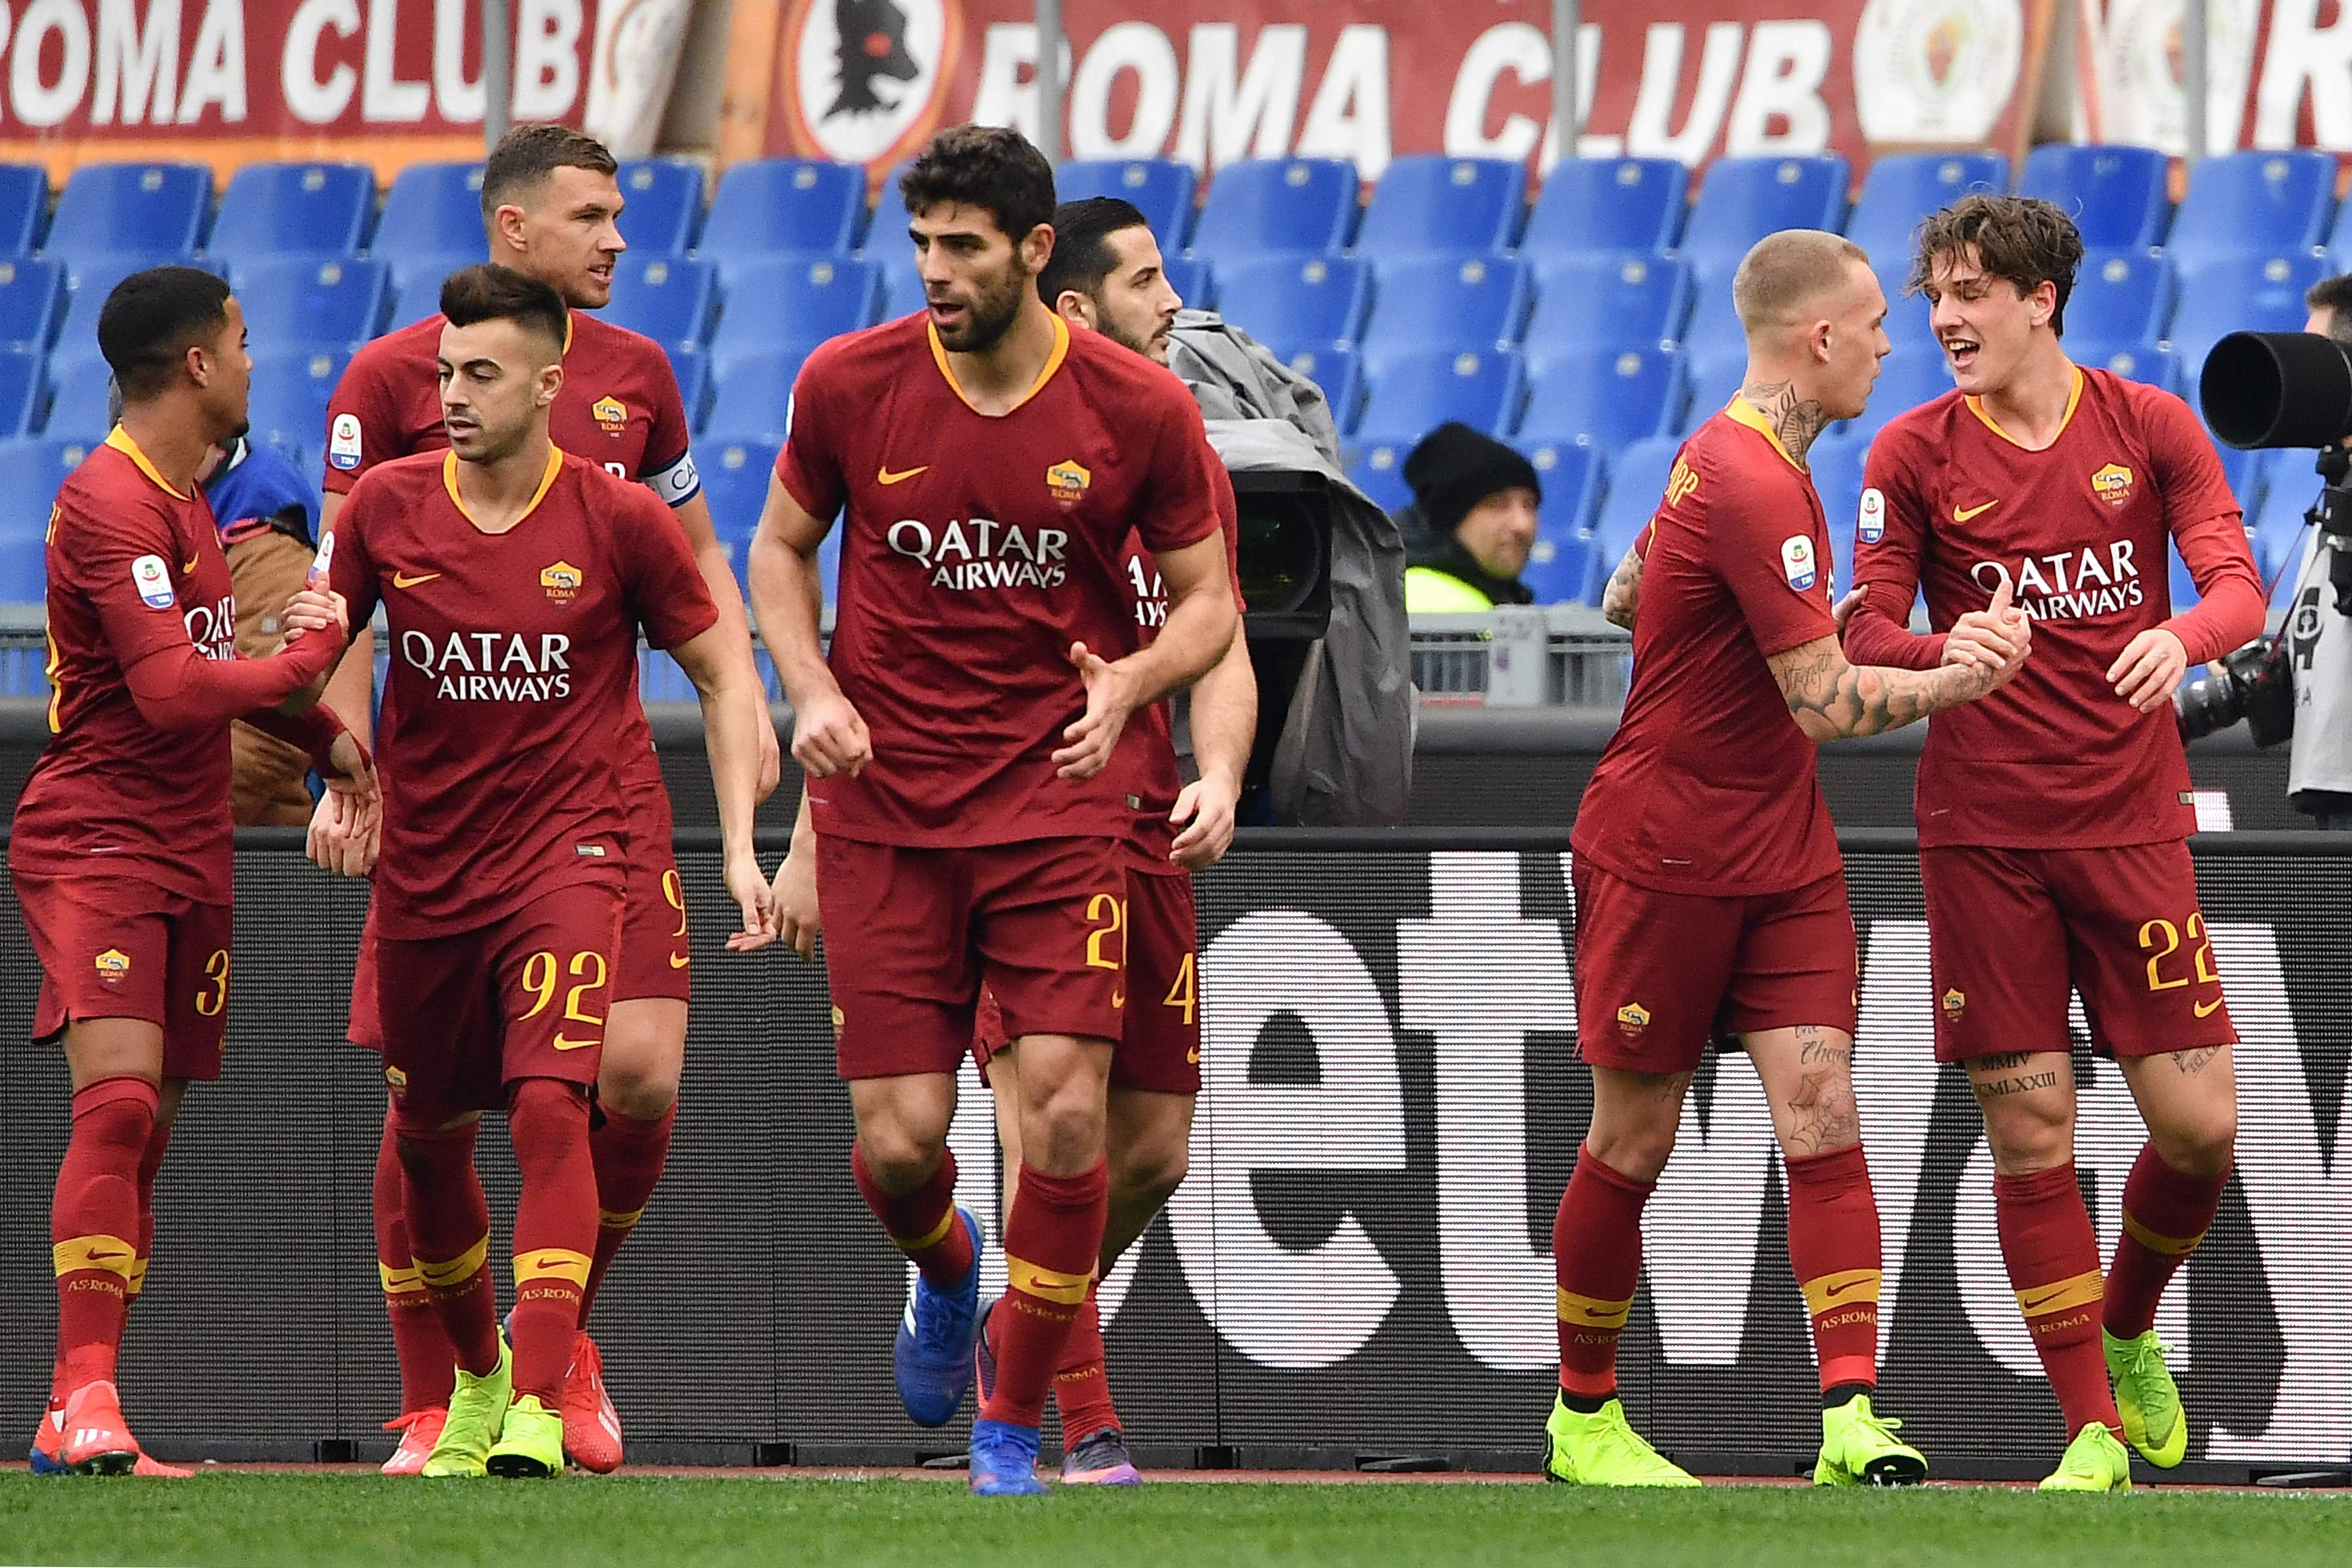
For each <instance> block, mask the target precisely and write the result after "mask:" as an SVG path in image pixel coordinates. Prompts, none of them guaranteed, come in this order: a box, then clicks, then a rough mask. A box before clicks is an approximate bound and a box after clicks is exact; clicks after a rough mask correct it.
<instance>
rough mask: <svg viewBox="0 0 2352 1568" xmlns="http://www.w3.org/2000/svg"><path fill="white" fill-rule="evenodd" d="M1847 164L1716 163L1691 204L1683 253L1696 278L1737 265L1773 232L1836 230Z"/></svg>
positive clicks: (1817, 160)
mask: <svg viewBox="0 0 2352 1568" xmlns="http://www.w3.org/2000/svg"><path fill="white" fill-rule="evenodd" d="M1846 180H1847V170H1846V161H1845V160H1844V159H1843V158H1841V157H1837V156H1835V155H1834V154H1830V155H1824V156H1820V157H1808V158H1718V159H1717V160H1716V161H1715V163H1714V164H1713V165H1712V166H1711V167H1710V168H1709V169H1708V170H1707V172H1706V184H1702V185H1701V186H1700V187H1699V193H1698V200H1697V201H1696V202H1695V203H1693V204H1692V205H1691V215H1690V226H1689V227H1688V228H1687V229H1685V231H1684V233H1683V243H1682V254H1683V255H1685V256H1686V257H1688V258H1691V261H1692V263H1693V265H1694V266H1695V267H1696V268H1697V269H1698V270H1699V271H1700V272H1701V273H1703V274H1704V273H1710V272H1712V271H1713V270H1714V269H1716V268H1722V269H1723V270H1724V274H1725V276H1726V277H1728V276H1729V268H1734V267H1737V266H1738V265H1739V258H1741V257H1743V256H1745V255H1747V254H1748V247H1750V246H1752V245H1754V244H1755V243H1756V242H1757V241H1758V240H1759V239H1761V238H1763V237H1765V236H1766V235H1768V234H1770V233H1772V232H1773V231H1774V230H1776V229H1783V228H1827V229H1834V228H1836V227H1837V226H1838V219H1839V218H1840V217H1842V216H1844V213H1845V193H1846Z"/></svg>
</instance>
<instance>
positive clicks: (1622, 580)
mask: <svg viewBox="0 0 2352 1568" xmlns="http://www.w3.org/2000/svg"><path fill="white" fill-rule="evenodd" d="M1648 565H1649V563H1648V562H1646V561H1644V560H1643V559H1642V552H1641V548H1640V547H1639V546H1638V545H1637V546H1635V547H1634V548H1633V549H1630V550H1628V551H1626V552H1625V559H1624V560H1622V561H1620V562H1619V563H1617V570H1616V571H1614V572H1612V573H1611V574H1609V585H1608V586H1607V587H1605V588H1603V589H1601V619H1602V620H1605V621H1607V622H1608V623H1609V624H1610V625H1612V626H1623V627H1624V628H1625V629H1626V630H1627V631H1632V630H1633V613H1634V611H1636V610H1638V609H1639V608H1640V607H1641V604H1642V573H1643V570H1644V569H1646V568H1647V567H1648Z"/></svg>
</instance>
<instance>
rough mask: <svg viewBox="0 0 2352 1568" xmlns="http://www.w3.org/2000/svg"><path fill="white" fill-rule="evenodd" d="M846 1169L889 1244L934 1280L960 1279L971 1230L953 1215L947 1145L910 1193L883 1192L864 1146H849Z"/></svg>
mask: <svg viewBox="0 0 2352 1568" xmlns="http://www.w3.org/2000/svg"><path fill="white" fill-rule="evenodd" d="M849 1169H850V1173H851V1174H852V1175H854V1176H856V1178H857V1191H858V1193H859V1194H861V1195H862V1196H863V1197H864V1198H865V1199H866V1207H867V1208H869V1209H872V1210H873V1211H874V1217H875V1218H876V1219H878V1220H880V1221H881V1222H882V1229H883V1231H884V1233H885V1234H887V1236H888V1237H890V1241H891V1244H892V1245H893V1246H895V1247H898V1250H899V1251H901V1252H903V1253H905V1254H906V1255H907V1258H908V1261H910V1262H912V1263H913V1264H914V1266H915V1267H916V1268H919V1269H921V1270H922V1274H923V1278H924V1279H928V1280H929V1281H930V1282H931V1283H932V1284H934V1285H938V1286H942V1287H944V1286H951V1285H961V1283H963V1280H964V1277H965V1276H966V1275H968V1274H970V1273H971V1266H972V1261H973V1256H972V1249H971V1232H970V1231H968V1230H966V1229H965V1228H964V1227H963V1225H962V1223H961V1221H959V1220H958V1219H957V1217H956V1208H955V1184H956V1163H955V1154H954V1152H952V1151H951V1150H947V1149H941V1150H940V1163H939V1166H938V1168H937V1169H935V1170H933V1171H932V1172H931V1175H930V1179H929V1181H927V1182H925V1183H924V1184H922V1185H921V1186H919V1187H918V1188H916V1189H915V1190H914V1191H913V1192H911V1193H886V1192H884V1191H883V1190H882V1185H881V1184H880V1183H878V1182H877V1181H876V1180H875V1179H874V1173H873V1172H871V1171H869V1170H867V1169H866V1152H865V1151H864V1150H862V1149H860V1148H859V1147H858V1146H857V1145H856V1144H855V1143H852V1144H851V1145H850V1146H849Z"/></svg>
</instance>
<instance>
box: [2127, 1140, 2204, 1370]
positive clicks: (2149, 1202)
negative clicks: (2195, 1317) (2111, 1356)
mask: <svg viewBox="0 0 2352 1568" xmlns="http://www.w3.org/2000/svg"><path fill="white" fill-rule="evenodd" d="M2229 1180H2230V1173H2229V1172H2227V1171H2223V1172H2222V1173H2221V1174H2220V1175H2218V1176H2189V1175H2183V1174H2182V1173H2180V1172H2179V1171H2176V1170H2174V1169H2173V1168H2172V1167H2171V1166H2169V1165H2168V1164H2166V1163H2164V1157H2163V1156H2162V1155H2160V1154H2158V1152H2156V1145H2155V1144H2153V1143H2149V1144H2147V1145H2146V1146H2144V1147H2143V1148H2142V1149H2141V1150H2140V1152H2139V1158H2138V1159H2137V1160H2135V1161H2133V1162H2132V1168H2131V1175H2130V1176H2129V1177H2128V1178H2127V1179H2126V1181H2125V1183H2124V1230H2123V1234H2122V1235H2121V1236H2119V1237H2116V1258H2115V1262H2114V1263H2113V1264H2111V1265H2110V1266H2109V1267H2108V1268H2107V1293H2106V1310H2105V1317H2106V1328H2107V1332H2109V1333H2111V1334H2113V1335H2115V1336H2116V1338H2117V1339H2119V1340H2128V1339H2136V1338H2137V1337H2138V1336H2139V1335H2141V1334H2144V1333H2146V1332H2147V1331H2148V1330H2150V1329H2152V1328H2154V1327H2155V1326H2156V1304H2157V1302H2158V1301H2159V1300H2162V1299H2163V1297H2164V1288H2165V1287H2166V1286H2167V1285H2168V1284H2170V1283H2171V1282H2172V1277H2173V1275H2174V1274H2176V1273H2178V1272H2179V1268H2180V1266H2181V1265H2182V1264H2184V1263H2186V1262H2188V1261H2189V1254H2190V1253H2191V1252H2194V1251H2195V1250H2196V1249H2197V1244H2198V1243H2199V1242H2200V1241H2202V1240H2204V1239H2205V1232H2206V1230H2207V1229H2208V1228H2209V1227H2210V1226H2211V1225H2212V1223H2213V1211H2214V1210H2216V1209H2218V1208H2220V1207H2221V1189H2222V1187H2223V1186H2224V1185H2226V1184H2228V1182H2229Z"/></svg>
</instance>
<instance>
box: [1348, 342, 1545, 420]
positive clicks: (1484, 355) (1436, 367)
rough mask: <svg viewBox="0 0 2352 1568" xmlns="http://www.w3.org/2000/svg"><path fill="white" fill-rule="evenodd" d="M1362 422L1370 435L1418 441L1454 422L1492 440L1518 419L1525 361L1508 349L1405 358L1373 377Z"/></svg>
mask: <svg viewBox="0 0 2352 1568" xmlns="http://www.w3.org/2000/svg"><path fill="white" fill-rule="evenodd" d="M1371 380H1372V389H1371V395H1370V396H1369V397H1367V398H1366V399H1365V400H1364V412H1363V414H1362V416H1361V418H1360V424H1361V425H1362V426H1363V428H1365V429H1367V430H1394V431H1412V432H1414V433H1415V435H1416V436H1418V435H1419V434H1420V433H1421V432H1424V431H1427V430H1429V429H1431V428H1433V427H1434V426H1439V425H1443V424H1444V423H1445V421H1447V420H1448V419H1459V420H1460V421H1462V423H1464V424H1465V425H1467V426H1470V427H1471V428H1472V429H1474V430H1484V431H1486V432H1487V433H1488V434H1489V435H1495V434H1499V433H1501V432H1502V431H1505V430H1507V429H1509V428H1510V427H1511V422H1512V420H1513V419H1515V418H1517V416H1518V408H1519V395H1520V374H1519V356H1518V354H1517V353H1516V352H1515V351H1512V350H1508V349H1485V350H1474V349H1465V350H1464V351H1462V352H1461V353H1453V352H1451V351H1448V350H1444V349H1435V350H1423V351H1422V352H1419V353H1402V354H1399V355H1397V356H1396V357H1395V358H1394V359H1391V361H1390V362H1389V363H1388V364H1387V365H1386V366H1385V367H1383V369H1382V370H1381V374H1379V375H1376V376H1374V377H1372V378H1371Z"/></svg>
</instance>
